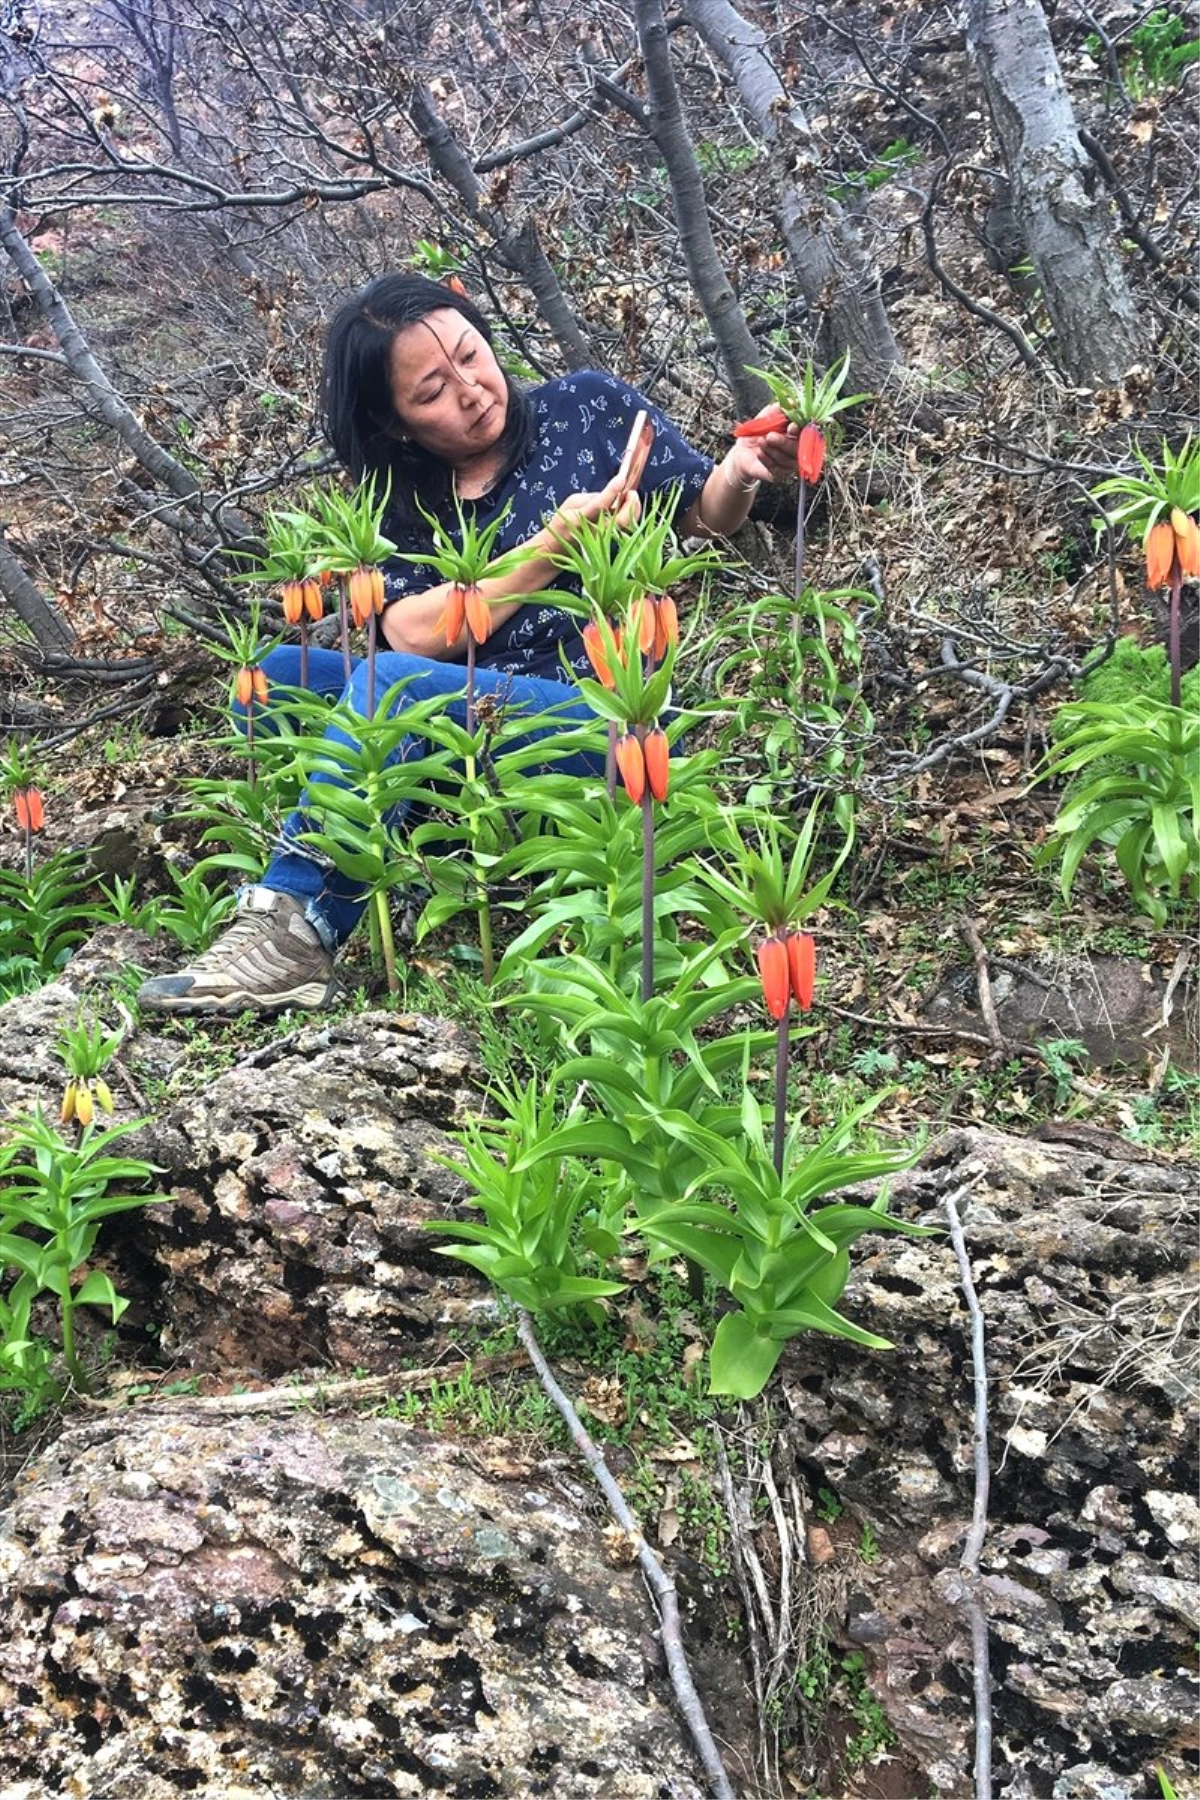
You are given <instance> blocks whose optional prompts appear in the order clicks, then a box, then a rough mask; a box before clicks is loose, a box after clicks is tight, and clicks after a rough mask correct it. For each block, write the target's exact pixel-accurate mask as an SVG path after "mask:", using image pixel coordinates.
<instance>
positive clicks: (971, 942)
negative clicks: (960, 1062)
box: [958, 914, 1008, 1062]
mask: <svg viewBox="0 0 1200 1800" xmlns="http://www.w3.org/2000/svg"><path fill="white" fill-rule="evenodd" d="M958 929H959V931H960V932H961V934H962V936H963V937H964V938H965V939H966V942H967V946H968V948H969V950H970V952H971V955H972V956H973V957H974V958H975V985H976V987H977V988H978V989H979V1010H980V1012H981V1013H982V1014H983V1022H984V1024H985V1025H986V1026H987V1031H988V1037H989V1038H990V1039H991V1044H992V1049H993V1050H994V1051H995V1053H996V1060H997V1062H999V1061H1000V1060H1001V1058H1002V1057H1003V1056H1004V1055H1005V1053H1006V1051H1007V1048H1008V1046H1007V1045H1006V1044H1005V1042H1004V1033H1003V1032H1002V1031H1001V1029H1000V1021H999V1019H998V1018H997V1017H996V1002H995V999H994V998H993V996H992V977H991V972H990V970H989V969H988V958H987V951H986V950H985V948H984V944H983V939H982V938H981V937H980V935H979V932H978V930H977V928H976V925H975V921H974V920H973V919H969V918H967V917H966V915H965V914H964V916H963V917H962V918H961V919H960V920H959V921H958Z"/></svg>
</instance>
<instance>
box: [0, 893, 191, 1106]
mask: <svg viewBox="0 0 1200 1800" xmlns="http://www.w3.org/2000/svg"><path fill="white" fill-rule="evenodd" d="M177 950H178V946H177V945H176V944H175V940H174V939H173V938H170V937H166V936H165V935H160V936H159V937H157V938H150V937H147V935H146V933H145V932H144V931H133V930H131V929H130V928H129V927H127V926H124V925H104V926H102V927H101V928H100V930H99V931H96V932H94V933H93V934H92V936H91V937H90V938H89V939H88V941H87V942H86V943H85V944H82V945H81V946H80V947H79V949H78V950H77V951H76V953H75V955H74V956H73V957H72V958H71V960H70V962H69V963H67V964H66V965H65V967H64V968H63V970H62V972H61V974H59V975H58V976H57V977H56V978H55V979H54V980H53V981H49V982H47V983H46V984H45V986H44V987H40V988H37V989H35V990H34V992H33V993H31V994H18V995H16V996H15V997H14V998H13V999H11V1000H8V1001H6V1002H5V1004H4V1005H3V1006H0V1109H2V1110H3V1111H4V1113H5V1114H6V1115H8V1114H12V1113H17V1112H27V1111H29V1110H30V1108H31V1107H33V1106H34V1105H35V1104H37V1103H39V1102H40V1104H41V1105H42V1107H43V1109H44V1110H46V1111H47V1112H51V1113H57V1111H58V1106H59V1102H60V1100H61V1098H62V1091H63V1084H64V1081H65V1079H66V1076H65V1071H64V1067H63V1063H62V1059H61V1057H60V1056H59V1054H58V1051H57V1048H56V1044H57V1040H58V1036H59V1033H60V1032H62V1031H63V1030H64V1029H66V1028H67V1027H69V1026H72V1025H74V1024H76V1023H77V1022H78V1020H79V1017H80V1015H81V1013H82V1015H83V1016H84V1017H85V1018H89V1019H90V1018H92V1017H93V1016H95V1017H98V1018H99V1019H100V1020H101V1021H102V1022H103V1024H104V1026H105V1029H106V1030H107V1031H108V1032H110V1033H111V1032H119V1031H121V1030H122V1025H123V1021H122V1019H121V1016H120V1013H119V1012H118V1010H117V1004H116V999H115V998H114V996H113V994H112V991H111V989H112V984H113V983H114V982H115V981H117V980H118V979H120V978H122V977H126V976H128V974H129V971H130V970H131V969H142V970H144V971H145V973H146V974H147V975H153V974H157V973H158V972H159V971H160V970H161V969H166V968H169V967H171V966H172V965H173V963H174V962H175V960H176V952H177ZM111 1086H112V1087H113V1089H114V1091H115V1093H116V1096H117V1099H118V1101H122V1100H128V1099H129V1098H130V1096H129V1095H128V1094H126V1093H125V1091H124V1089H123V1086H122V1082H121V1079H120V1077H119V1076H117V1077H114V1078H113V1079H112V1080H111Z"/></svg>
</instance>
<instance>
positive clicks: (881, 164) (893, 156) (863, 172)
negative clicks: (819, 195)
mask: <svg viewBox="0 0 1200 1800" xmlns="http://www.w3.org/2000/svg"><path fill="white" fill-rule="evenodd" d="M920 160H921V151H920V148H919V146H918V145H916V144H914V143H911V142H910V141H909V139H908V138H906V137H898V138H893V139H892V141H891V143H890V144H885V145H884V147H883V149H882V150H881V151H880V152H879V154H878V155H877V156H876V157H875V159H874V161H873V162H872V163H871V166H870V168H867V169H850V170H847V172H846V179H845V181H844V182H842V183H841V184H840V185H839V186H837V187H834V188H831V189H830V192H831V193H832V195H833V198H834V199H835V200H841V201H842V202H844V203H848V202H851V201H854V200H857V199H859V198H860V196H861V195H863V194H873V193H874V192H875V190H876V188H881V187H883V186H884V185H885V183H886V182H889V181H891V180H892V179H893V178H894V177H895V176H896V175H899V174H901V173H902V172H903V171H904V170H905V169H910V168H911V167H912V166H913V164H914V163H917V162H920Z"/></svg>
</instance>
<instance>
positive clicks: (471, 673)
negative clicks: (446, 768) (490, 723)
mask: <svg viewBox="0 0 1200 1800" xmlns="http://www.w3.org/2000/svg"><path fill="white" fill-rule="evenodd" d="M467 733H468V735H469V736H470V737H474V736H475V638H474V636H473V635H472V633H471V631H470V630H468V632H467Z"/></svg>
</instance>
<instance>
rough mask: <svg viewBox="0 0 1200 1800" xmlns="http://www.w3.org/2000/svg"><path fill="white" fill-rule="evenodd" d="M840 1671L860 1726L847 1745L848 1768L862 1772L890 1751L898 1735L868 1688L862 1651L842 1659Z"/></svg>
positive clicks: (856, 1721)
mask: <svg viewBox="0 0 1200 1800" xmlns="http://www.w3.org/2000/svg"><path fill="white" fill-rule="evenodd" d="M838 1671H839V1673H840V1675H841V1678H842V1682H843V1683H844V1685H845V1692H846V1702H847V1706H848V1708H849V1712H850V1716H851V1718H852V1719H853V1720H854V1722H855V1724H856V1725H857V1727H858V1730H857V1731H856V1733H855V1734H854V1736H853V1737H852V1738H850V1740H849V1741H848V1743H847V1745H846V1749H845V1757H846V1766H847V1768H848V1769H861V1768H863V1767H864V1766H865V1765H866V1764H867V1763H872V1762H876V1761H877V1760H878V1759H879V1758H880V1756H882V1755H883V1754H885V1753H886V1752H887V1751H888V1750H890V1749H891V1748H892V1746H893V1745H894V1744H895V1742H896V1734H895V1732H894V1731H893V1730H892V1728H891V1726H890V1725H889V1724H888V1721H887V1714H886V1713H885V1712H884V1710H883V1707H882V1706H881V1705H880V1704H879V1701H878V1700H877V1699H876V1698H875V1695H874V1694H873V1693H872V1692H871V1689H870V1688H869V1686H868V1685H867V1663H866V1658H865V1657H864V1656H863V1654H862V1652H861V1650H852V1651H850V1652H849V1653H848V1654H847V1655H845V1656H843V1657H841V1658H840V1659H839V1662H838Z"/></svg>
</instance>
